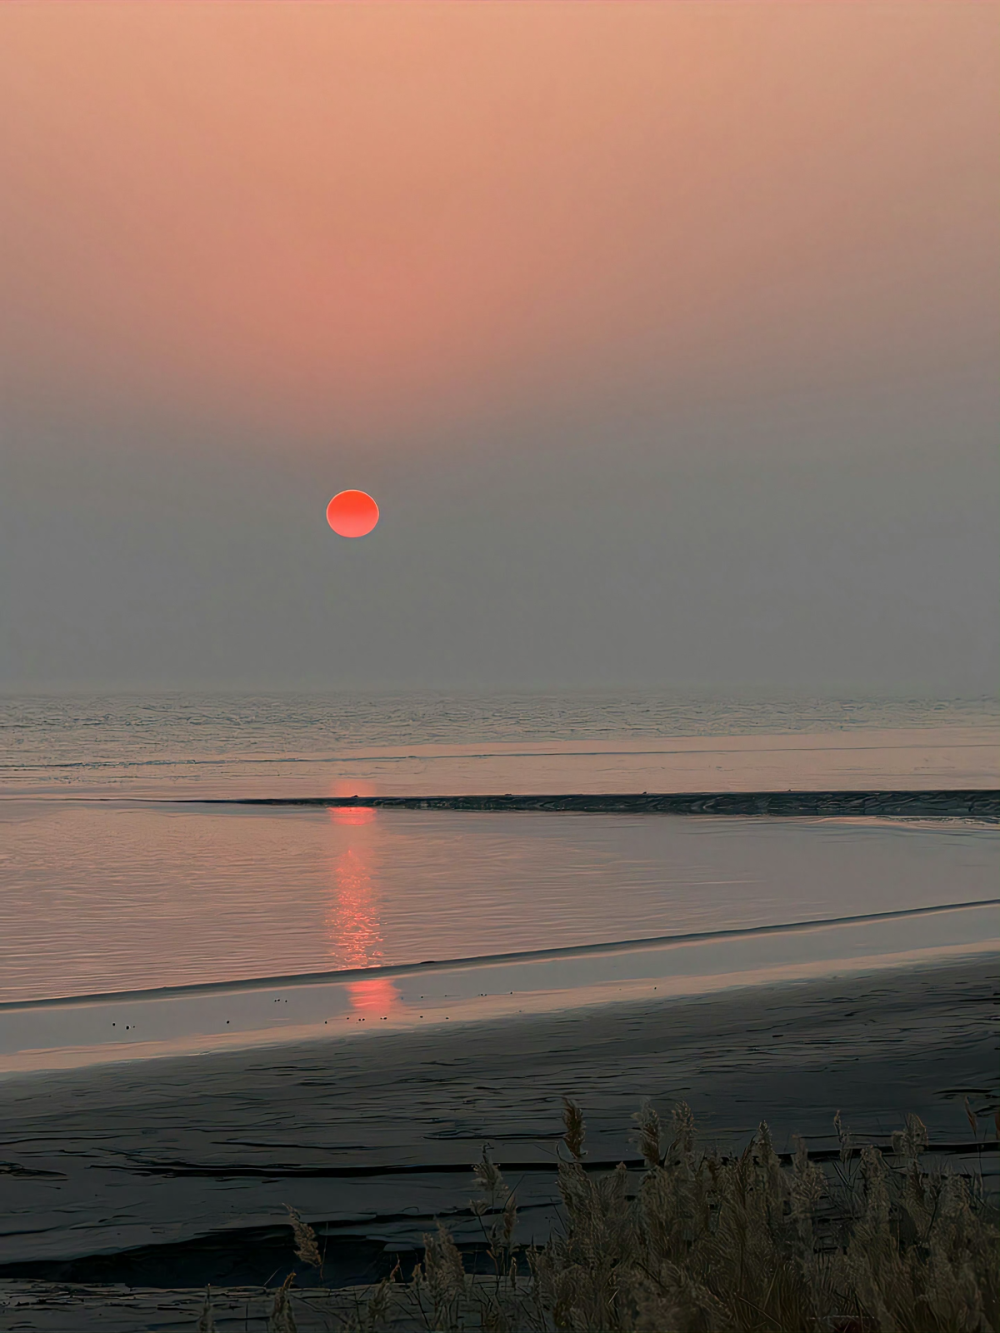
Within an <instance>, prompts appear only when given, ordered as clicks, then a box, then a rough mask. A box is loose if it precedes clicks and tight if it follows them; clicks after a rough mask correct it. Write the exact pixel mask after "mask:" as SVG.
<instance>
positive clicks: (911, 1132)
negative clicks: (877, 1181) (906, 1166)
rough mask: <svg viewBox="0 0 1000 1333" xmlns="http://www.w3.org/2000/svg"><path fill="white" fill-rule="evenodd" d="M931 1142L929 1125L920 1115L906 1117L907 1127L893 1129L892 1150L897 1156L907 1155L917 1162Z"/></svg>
mask: <svg viewBox="0 0 1000 1333" xmlns="http://www.w3.org/2000/svg"><path fill="white" fill-rule="evenodd" d="M928 1143H930V1135H929V1134H928V1133H927V1126H926V1125H925V1124H924V1122H923V1121H922V1120H921V1119H920V1117H919V1116H918V1115H912V1114H911V1115H908V1116H907V1117H906V1128H905V1129H897V1130H894V1131H893V1135H892V1151H893V1153H894V1154H895V1155H896V1156H897V1157H907V1158H909V1160H910V1161H911V1162H915V1161H916V1160H917V1158H918V1157H919V1156H920V1154H921V1153H922V1152H923V1151H924V1149H925V1148H926V1147H927V1145H928Z"/></svg>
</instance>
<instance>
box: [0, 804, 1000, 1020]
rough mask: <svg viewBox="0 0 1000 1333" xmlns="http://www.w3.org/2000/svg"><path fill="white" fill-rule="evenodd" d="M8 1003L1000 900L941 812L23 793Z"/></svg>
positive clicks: (17, 820) (9, 925)
mask: <svg viewBox="0 0 1000 1333" xmlns="http://www.w3.org/2000/svg"><path fill="white" fill-rule="evenodd" d="M2 813H3V814H5V815H6V816H7V818H6V819H5V820H4V822H3V824H2V826H0V827H2V829H3V852H2V854H0V855H2V861H0V869H2V875H3V880H4V885H5V891H4V895H3V899H2V902H0V976H2V987H0V999H4V1000H11V999H27V998H35V997H44V996H50V995H71V994H75V993H89V992H96V991H117V990H127V989H135V988H144V987H152V986H164V985H181V984H185V983H191V982H206V981H216V980H228V979H235V978H243V977H261V976H275V975H279V976H280V975H290V974H294V973H298V972H315V971H322V970H325V969H334V968H358V967H378V966H387V965H393V964H401V963H415V962H421V961H423V960H426V959H448V958H465V957H470V956H474V955H478V954H493V953H506V952H519V951H524V950H535V949H549V948H558V947H565V946H568V945H579V944H600V943H604V942H608V941H614V940H625V939H636V938H643V937H648V936H659V935H670V934H679V933H687V932H691V931H714V930H729V929H740V928H747V927H753V926H763V925H782V924H785V923H787V922H792V921H809V920H818V919H825V918H829V917H838V916H853V915H858V914H865V913H875V912H886V911H893V910H898V909H906V908H913V907H929V906H937V905H940V904H944V903H955V902H968V901H972V900H977V899H984V898H989V897H991V896H994V894H995V889H996V869H997V859H998V858H997V838H996V834H995V831H994V830H992V829H990V828H981V827H976V826H974V825H967V824H962V823H960V822H958V821H955V822H954V823H950V822H947V821H946V822H944V823H943V824H942V825H941V826H935V825H933V824H929V823H921V824H915V825H912V826H911V825H908V824H906V823H904V822H900V823H898V824H892V823H889V822H874V821H873V822H871V823H864V822H861V821H850V820H843V821H838V820H806V819H789V820H786V819H748V818H742V819H741V818H733V819H726V818H714V817H706V816H693V817H686V816H672V815H574V814H499V813H498V814H472V813H453V812H427V813H423V812H411V811H405V810H386V811H375V810H369V809H350V810H331V811H327V810H322V809H321V810H302V809H295V808H291V809H281V810H277V811H275V810H260V809H254V808H251V809H246V808H241V807H238V806H232V807H221V808H219V807H208V806H170V805H156V806H149V805H141V804H138V805H136V804H127V803H121V804H115V805H108V804H94V803H90V802H87V803H78V804H70V803H63V802H30V803H27V802H7V803H5V805H4V808H3V811H2Z"/></svg>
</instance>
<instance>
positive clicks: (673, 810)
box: [104, 787, 1000, 820]
mask: <svg viewBox="0 0 1000 1333" xmlns="http://www.w3.org/2000/svg"><path fill="white" fill-rule="evenodd" d="M104 799H113V798H104ZM169 803H170V804H185V805H187V804H204V805H264V806H319V807H326V808H328V809H338V808H347V809H349V808H351V807H352V806H364V807H368V808H378V809H387V810H392V809H395V810H470V811H472V810H476V811H487V810H497V811H501V810H517V811H529V810H537V811H544V812H546V813H555V812H558V811H566V812H573V813H577V814H675V815H776V816H783V817H785V818H788V817H790V816H796V815H799V816H806V817H812V818H815V817H816V816H824V815H825V816H831V815H833V816H837V815H839V816H848V817H850V816H873V815H875V816H881V817H883V818H886V817H888V818H899V817H906V816H910V817H914V816H916V817H921V818H941V817H962V816H966V817H971V818H975V819H991V820H993V819H997V818H998V817H1000V790H998V789H996V788H989V787H979V788H967V789H964V790H958V789H954V790H953V789H942V790H927V791H920V790H912V791H853V790H852V791H724V792H638V793H615V792H611V793H575V794H570V795H534V796H531V795H515V794H514V793H512V792H507V793H506V794H504V795H502V796H477V795H461V796H252V797H251V796H248V797H185V798H180V799H178V798H176V797H173V798H169Z"/></svg>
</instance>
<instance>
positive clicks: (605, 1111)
mask: <svg viewBox="0 0 1000 1333" xmlns="http://www.w3.org/2000/svg"><path fill="white" fill-rule="evenodd" d="M996 997H997V984H996V958H995V954H989V955H986V956H979V957H967V958H963V959H957V960H952V961H949V962H947V963H944V964H941V963H938V964H927V965H923V966H912V967H902V968H898V967H897V968H894V969H884V970H876V971H866V972H856V973H853V974H844V975H829V976H825V977H822V978H818V979H815V980H810V981H805V982H786V983H783V984H771V985H759V986H748V987H743V988H736V989H730V990H727V991H725V992H723V993H721V994H714V995H712V994H708V995H703V996H699V997H695V998H686V999H685V998H673V999H667V1000H658V999H653V1000H646V1001H643V1002H634V1001H627V1000H626V1001H624V1002H621V1003H610V1004H603V1005H599V1006H595V1005H591V1006H588V1007H584V1008H579V1009H564V1010H560V1011H558V1012H550V1013H533V1014H527V1015H520V1016H517V1015H512V1016H507V1017H503V1018H499V1019H495V1020H487V1021H482V1022H466V1023H459V1022H456V1023H455V1024H454V1025H453V1026H448V1027H446V1025H445V1024H444V1023H436V1024H434V1025H433V1026H432V1027H430V1028H428V1029H425V1030H423V1031H412V1030H408V1031H391V1032H384V1031H378V1030H375V1031H373V1032H369V1033H366V1034H365V1035H364V1037H363V1038H360V1037H358V1036H352V1037H344V1038H339V1039H333V1040H326V1041H322V1040H317V1041H310V1042H298V1043H289V1044H284V1045H272V1046H269V1047H267V1048H265V1049H258V1050H249V1051H231V1052H222V1053H207V1054H202V1055H197V1056H190V1057H186V1058H180V1059H177V1058H172V1059H171V1058H168V1059H160V1060H146V1061H141V1062H134V1063H121V1064H111V1065H105V1066H102V1067H99V1068H90V1069H82V1070H76V1071H71V1072H63V1073H59V1072H56V1073H45V1074H34V1075H19V1076H12V1077H9V1078H7V1079H6V1080H5V1081H4V1082H3V1083H2V1084H0V1123H2V1125H3V1131H2V1156H3V1161H4V1168H3V1169H4V1172H5V1176H6V1179H5V1180H4V1182H3V1186H4V1191H5V1195H6V1197H7V1200H8V1207H7V1209H6V1212H7V1218H8V1220H7V1225H6V1228H5V1230H6V1234H5V1237H4V1255H5V1260H4V1266H3V1269H2V1274H3V1276H4V1277H5V1278H6V1279H10V1278H11V1277H14V1276H16V1277H17V1278H18V1279H21V1280H30V1279H35V1280H44V1281H49V1282H76V1283H80V1282H84V1283H94V1282H124V1283H127V1284H128V1285H129V1286H149V1287H157V1288H159V1287H162V1288H168V1287H178V1286H184V1287H196V1286H198V1285H200V1284H202V1283H203V1282H205V1281H207V1280H211V1281H212V1283H213V1285H217V1284H223V1283H225V1284H234V1285H235V1284H252V1283H263V1282H264V1281H265V1280H266V1279H267V1278H268V1277H269V1275H271V1274H272V1273H273V1272H274V1271H275V1270H276V1269H277V1270H281V1272H285V1271H287V1270H288V1268H289V1267H290V1266H291V1265H292V1264H293V1262H294V1260H293V1255H292V1249H291V1233H290V1231H289V1229H288V1226H287V1223H286V1221H285V1218H286V1216H287V1214H286V1212H285V1204H286V1203H289V1204H291V1205H292V1206H293V1207H295V1208H297V1209H298V1210H299V1211H300V1212H301V1213H302V1215H303V1216H304V1217H305V1218H306V1219H307V1220H309V1221H310V1222H311V1223H312V1225H313V1226H314V1227H315V1228H316V1230H317V1232H318V1233H319V1234H320V1235H321V1237H322V1238H323V1239H324V1243H325V1244H326V1246H327V1256H328V1257H327V1280H328V1281H332V1282H333V1283H337V1284H346V1283H363V1282H370V1281H372V1280H374V1279H376V1278H377V1277H379V1276H381V1275H382V1274H383V1272H385V1271H388V1268H390V1267H391V1266H392V1264H393V1263H394V1262H395V1259H396V1257H397V1256H399V1257H402V1258H404V1259H412V1258H413V1256H414V1252H415V1250H416V1249H417V1248H418V1247H419V1246H420V1244H421V1236H422V1235H423V1234H424V1233H425V1232H427V1231H428V1230H431V1229H433V1227H434V1224H435V1219H437V1218H442V1219H444V1220H446V1221H447V1222H448V1223H449V1225H450V1226H451V1227H452V1229H453V1232H454V1234H455V1236H456V1239H458V1240H459V1241H460V1242H462V1241H463V1240H464V1241H468V1240H473V1239H475V1238H476V1227H475V1225H474V1224H475V1222H476V1219H475V1218H474V1217H473V1215H472V1213H471V1212H470V1210H469V1203H468V1200H469V1196H470V1191H471V1189H472V1175H471V1163H472V1162H474V1161H475V1160H477V1159H478V1158H479V1156H480V1155H481V1152H482V1149H483V1146H484V1144H488V1145H490V1146H491V1148H492V1152H493V1154H494V1156H495V1159H496V1160H497V1162H498V1163H499V1164H500V1165H501V1167H502V1169H503V1170H504V1171H505V1173H506V1175H507V1177H508V1179H510V1181H511V1183H512V1184H513V1185H515V1186H516V1189H517V1193H518V1199H519V1205H520V1212H519V1218H520V1220H519V1230H520V1232H521V1233H523V1234H519V1236H518V1240H519V1241H521V1242H524V1243H527V1242H529V1241H530V1240H532V1239H535V1240H543V1239H544V1238H545V1236H546V1234H547V1232H548V1229H549V1227H550V1226H551V1223H552V1220H553V1217H554V1205H555V1199H556V1190H555V1181H554V1156H555V1148H556V1141H557V1140H558V1138H559V1137H560V1135H561V1132H562V1127H561V1122H560V1114H561V1108H562V1099H563V1097H564V1096H566V1095H570V1096H572V1097H574V1098H575V1099H576V1100H577V1101H578V1102H579V1103H580V1105H581V1106H582V1107H583V1109H584V1113H585V1116H586V1119H587V1125H588V1147H589V1153H590V1157H589V1159H588V1161H589V1163H590V1164H591V1165H592V1166H593V1167H595V1168H596V1167H600V1166H601V1165H602V1164H603V1165H607V1166H614V1165H615V1163H617V1162H618V1161H621V1160H624V1161H626V1162H629V1161H635V1160H636V1151H635V1148H634V1147H633V1146H632V1145H631V1144H630V1141H629V1128H630V1116H631V1114H632V1113H633V1112H634V1111H635V1110H636V1109H637V1107H638V1106H639V1104H640V1103H641V1101H642V1100H643V1099H644V1098H647V1097H648V1098H651V1099H653V1101H654V1102H655V1103H656V1104H657V1105H658V1106H660V1107H661V1109H664V1110H666V1109H669V1107H670V1106H671V1104H673V1103H675V1102H676V1101H678V1100H685V1101H687V1102H688V1103H689V1104H690V1106H691V1107H692V1109H693V1111H694V1114H695V1117H696V1121H697V1124H698V1126H699V1131H700V1133H701V1134H702V1135H703V1136H704V1138H705V1140H706V1141H710V1142H712V1143H714V1144H717V1145H720V1146H724V1147H728V1146H732V1147H733V1148H738V1147H740V1146H742V1145H743V1144H745V1142H746V1141H747V1139H748V1138H749V1136H750V1134H751V1133H752V1132H753V1130H754V1129H755V1128H756V1125H757V1122H758V1120H759V1119H760V1118H761V1117H766V1118H767V1120H768V1122H769V1124H770V1127H771V1131H772V1133H773V1135H774V1139H775V1144H776V1147H777V1148H778V1150H779V1151H787V1150H788V1149H789V1148H790V1147H791V1141H792V1135H794V1134H800V1135H803V1136H804V1137H805V1138H806V1141H807V1143H808V1145H809V1147H810V1149H811V1150H814V1151H820V1152H822V1151H823V1150H831V1149H834V1148H835V1147H836V1138H835V1135H834V1127H833V1116H834V1114H835V1112H837V1111H838V1110H839V1111H840V1113H841V1116H842V1119H843V1121H844V1123H845V1124H847V1125H848V1126H849V1127H850V1129H851V1130H852V1131H853V1132H854V1133H855V1134H856V1135H857V1137H858V1138H859V1140H861V1141H864V1140H865V1139H871V1140H872V1141H876V1142H884V1141H885V1140H886V1137H887V1136H888V1135H889V1134H890V1133H891V1131H892V1130H893V1129H897V1128H899V1127H900V1125H901V1124H902V1123H903V1119H904V1117H905V1115H906V1113H907V1112H915V1113H916V1114H918V1115H920V1116H921V1117H922V1118H923V1120H924V1121H925V1123H926V1124H927V1126H928V1129H929V1132H930V1136H931V1146H932V1150H934V1149H937V1151H938V1152H939V1153H942V1154H944V1155H946V1156H947V1157H948V1159H949V1161H950V1162H952V1163H953V1164H954V1165H955V1166H958V1167H960V1168H963V1169H965V1168H970V1167H971V1168H972V1169H974V1170H976V1171H978V1170H980V1169H983V1170H985V1171H986V1172H987V1174H988V1175H989V1177H990V1179H993V1180H995V1171H996V1159H995V1152H994V1153H992V1154H991V1153H987V1152H983V1151H982V1150H981V1148H977V1147H976V1146H975V1141H974V1139H973V1135H972V1133H971V1131H970V1128H969V1125H968V1123H967V1119H966V1113H965V1110H964V1107H963V1099H964V1098H965V1097H968V1098H969V1099H970V1102H971V1103H972V1105H973V1106H974V1108H976V1110H977V1111H979V1112H981V1113H982V1114H981V1121H982V1129H981V1133H980V1135H979V1138H980V1140H986V1139H990V1140H992V1139H993V1138H994V1134H993V1128H992V1125H993V1121H992V1113H993V1110H994V1109H995V1107H996V1105H997V1078H996V1070H997V1060H996V1049H997V1042H996V1027H995V1024H996ZM42 1326H43V1325H37V1327H42ZM44 1326H45V1327H48V1325H44ZM18 1327H26V1328H33V1327H36V1325H32V1324H30V1323H26V1324H24V1325H21V1324H19V1325H18Z"/></svg>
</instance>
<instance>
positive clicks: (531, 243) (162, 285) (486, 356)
mask: <svg viewBox="0 0 1000 1333" xmlns="http://www.w3.org/2000/svg"><path fill="white" fill-rule="evenodd" d="M998 37H1000V6H998V5H995V4H985V3H972V4H963V3H960V2H957V0H946V3H940V4H933V3H918V4H910V3H898V2H896V0H894V2H893V3H888V4H878V3H863V4H849V3H843V2H842V0H829V2H828V3H801V4H800V3H774V4H755V3H730V2H729V0H715V2H714V3H697V2H695V3H671V0H659V2H658V3H648V4H645V3H643V4H632V3H606V4H602V3H581V4H574V3H562V2H558V3H551V4H549V3H546V4H536V3H530V2H529V3H510V2H509V0H502V2H499V3H471V0H470V3H465V4H423V3H420V2H419V0H407V2H406V3H400V4H380V3H358V4H302V5H300V4H296V3H288V2H287V0H285V3H281V4H278V3H273V4H260V3H256V4H241V3H229V4H224V5H223V4H206V5H203V4H199V3H185V4H177V3H175V2H174V0H170V2H169V3H150V2H149V0H147V2H146V3H143V4H134V3H131V4H129V3H124V4H90V3H86V2H84V3H66V4H59V3H49V2H48V0H45V2H42V0H39V2H38V3H21V4H17V5H5V6H3V7H2V8H0V180H2V181H3V189H2V192H0V389H2V418H0V427H2V433H3V434H2V452H3V464H2V475H0V488H2V489H0V520H2V542H3V547H2V558H3V569H4V576H3V578H4V587H3V601H2V604H0V615H2V621H0V677H2V680H3V683H4V684H6V685H7V686H8V687H11V688H14V687H24V686H36V687H50V686H51V687H57V686H69V685H74V684H79V685H91V686H96V687H113V686H119V685H127V686H131V687H139V688H141V687H144V686H149V687H163V686H186V685H215V686H227V685H234V686H240V687H257V686H260V687H274V686H280V685H292V686H358V685H364V684H370V685H373V686H382V685H407V684H413V685H418V684H419V685H431V686H434V685H437V686H442V687H448V686H456V685H457V686H480V685H492V684H507V685H521V686H532V685H539V686H553V685H560V684H562V685H578V684H580V685H582V684H614V683H630V684H640V683H651V684H659V685H664V684H670V683H672V682H694V681H704V682H760V683H765V684H771V685H776V686H786V685H787V686H796V687H799V688H803V687H805V688H811V687H817V686H820V685H822V684H826V683H835V682H838V681H839V682H851V683H855V684H863V685H869V686H872V687H874V688H887V687H890V686H894V685H900V684H902V685H907V684H914V685H919V686H929V687H931V688H934V689H939V690H942V691H949V692H951V691H955V692H962V691H979V690H991V689H992V688H993V685H994V679H995V673H996V670H997V667H998V652H997V641H998V612H997V596H996V574H997V568H998V561H1000V542H998V535H997V534H998V525H997V495H998V482H1000V467H998V453H997V441H998V427H1000V412H998V395H997V383H998V375H997V372H998V369H1000V356H998V351H1000V328H998V324H1000V276H998V265H997V241H998V226H997V223H998V218H1000V209H998V202H1000V199H998V193H1000V192H998V185H1000V175H998V172H997V165H996V163H997V157H996V154H997V148H998V139H1000V133H998V127H1000V42H998V40H997V39H998ZM347 487H360V488H363V489H366V490H370V491H371V492H372V494H374V495H375V497H376V499H377V500H378V502H379V505H380V506H381V510H382V521H381V523H380V525H379V527H378V528H377V529H376V531H375V532H374V533H373V534H372V535H371V536H370V537H367V538H363V539H361V540H358V541H354V542H350V541H345V540H343V539H339V538H337V537H336V536H334V534H332V533H331V532H330V531H329V529H328V528H327V526H326V524H325V521H324V510H325V507H326V503H327V501H328V500H329V498H330V496H331V495H333V494H334V492H336V491H338V490H342V489H344V488H347Z"/></svg>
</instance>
